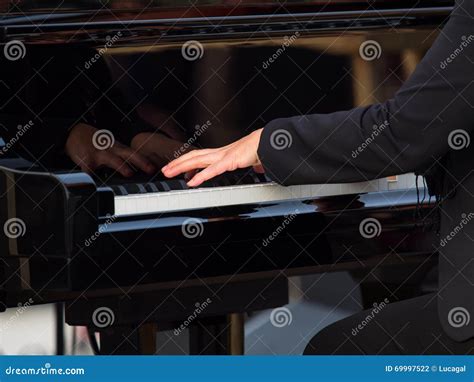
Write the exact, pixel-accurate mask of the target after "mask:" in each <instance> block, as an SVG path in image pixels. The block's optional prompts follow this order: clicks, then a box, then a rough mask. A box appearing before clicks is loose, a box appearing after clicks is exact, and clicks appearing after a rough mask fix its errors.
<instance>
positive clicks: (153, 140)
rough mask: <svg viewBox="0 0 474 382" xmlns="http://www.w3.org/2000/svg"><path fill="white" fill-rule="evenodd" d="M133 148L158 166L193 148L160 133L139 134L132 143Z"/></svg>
mask: <svg viewBox="0 0 474 382" xmlns="http://www.w3.org/2000/svg"><path fill="white" fill-rule="evenodd" d="M131 146H132V148H133V149H134V150H135V151H136V152H137V153H140V154H141V155H143V156H145V157H146V158H148V159H149V160H150V161H151V162H152V163H153V164H154V165H155V166H157V167H158V168H160V167H162V166H163V165H165V164H166V163H168V162H169V161H171V160H173V159H175V158H177V157H178V156H180V155H182V154H185V153H186V152H188V151H190V150H192V149H193V147H191V146H189V145H185V144H184V143H182V142H179V141H176V140H174V139H170V138H168V137H166V136H164V135H163V134H160V133H140V134H137V135H136V136H135V137H134V138H133V139H132V143H131Z"/></svg>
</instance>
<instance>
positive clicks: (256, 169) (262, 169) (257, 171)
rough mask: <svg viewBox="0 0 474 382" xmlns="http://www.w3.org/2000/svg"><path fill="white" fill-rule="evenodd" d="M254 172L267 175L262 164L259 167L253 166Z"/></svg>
mask: <svg viewBox="0 0 474 382" xmlns="http://www.w3.org/2000/svg"><path fill="white" fill-rule="evenodd" d="M253 170H254V171H255V172H256V173H257V174H265V169H264V168H263V166H262V165H261V164H259V165H257V166H253Z"/></svg>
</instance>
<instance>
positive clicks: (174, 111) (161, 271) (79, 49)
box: [0, 0, 452, 354]
mask: <svg viewBox="0 0 474 382" xmlns="http://www.w3.org/2000/svg"><path fill="white" fill-rule="evenodd" d="M451 9H452V3H451V2H450V1H443V0H437V1H435V0H433V1H413V0H403V1H397V2H394V1H389V0H372V1H369V2H365V1H348V0H339V1H338V0H334V1H306V2H304V1H289V2H285V3H282V2H276V1H264V0H256V1H194V2H190V1H184V0H181V1H141V0H129V1H122V0H116V1H115V0H110V1H106V2H104V1H93V0H89V1H53V0H51V1H33V0H23V1H14V0H11V1H7V0H6V1H1V2H0V12H1V15H2V16H1V19H0V38H1V41H0V42H1V44H2V51H3V55H2V57H0V59H1V64H0V65H1V70H0V76H1V81H0V84H1V86H2V87H3V89H2V94H4V95H3V96H2V99H1V101H2V104H1V109H0V116H1V118H2V120H1V121H0V122H1V126H2V128H3V130H0V136H2V138H3V147H2V149H1V151H2V153H1V158H0V192H1V199H0V223H1V226H2V227H3V232H2V235H0V247H1V251H0V257H1V260H2V261H1V262H0V269H1V272H0V301H1V302H2V305H1V306H2V307H3V308H4V309H6V308H9V307H16V306H18V304H19V303H23V304H24V303H25V302H27V301H28V302H30V303H32V304H47V303H64V304H65V320H66V322H67V323H68V324H70V325H78V326H87V327H88V328H89V331H90V333H91V341H92V343H93V345H94V347H95V351H96V352H97V353H100V354H153V353H154V352H155V350H156V341H155V335H156V332H157V331H158V330H170V329H174V328H180V327H181V326H182V324H183V322H186V329H189V331H190V337H189V338H190V346H189V349H190V352H191V353H192V354H242V353H243V333H242V329H243V322H244V314H245V313H248V312H253V311H258V310H262V309H270V308H275V307H279V306H282V305H285V304H286V303H287V302H288V277H292V276H300V275H308V274H316V273H323V272H335V271H341V270H345V271H350V272H351V273H352V274H353V275H354V277H356V278H359V279H360V281H361V285H362V286H364V285H367V282H370V280H371V279H370V276H371V275H373V274H374V272H380V273H381V274H383V272H384V270H387V269H389V270H390V269H395V270H397V269H403V270H406V269H409V270H420V269H426V268H429V267H432V266H434V265H435V263H436V251H435V246H433V239H434V236H435V235H436V225H437V213H436V208H435V207H436V200H435V199H434V198H431V197H430V196H429V195H428V190H427V187H426V179H424V178H423V177H418V176H415V175H414V174H393V175H394V176H392V177H390V178H381V179H367V181H365V182H360V183H355V184H323V185H297V186H291V187H281V186H279V185H277V184H274V183H273V182H271V181H270V179H269V178H268V177H267V176H265V174H258V173H255V172H253V170H248V171H239V172H236V173H231V174H226V175H223V176H221V177H219V178H217V179H215V180H213V181H210V182H207V183H206V184H204V185H203V186H201V187H199V188H197V189H189V188H188V187H187V186H186V183H185V180H184V179H183V178H177V179H172V180H167V179H164V178H163V176H162V175H161V174H159V173H157V174H155V175H152V176H150V175H145V174H142V173H140V172H138V171H137V173H136V174H135V175H134V176H132V177H130V178H124V177H121V176H120V175H119V174H117V173H115V172H113V171H111V170H109V169H105V168H102V169H99V170H98V171H95V172H94V173H90V174H86V173H85V172H82V171H81V170H80V169H79V168H78V167H77V166H75V165H74V163H72V162H71V161H70V159H69V158H67V156H65V155H64V143H65V142H64V139H66V138H67V133H68V131H69V130H70V129H71V127H72V125H73V124H74V123H77V122H78V121H82V122H87V123H89V124H91V125H93V126H94V127H95V128H97V129H98V131H101V132H103V133H104V134H105V135H106V136H105V137H104V138H108V139H109V140H110V139H112V140H115V139H116V140H120V139H122V138H121V137H124V136H126V135H127V134H124V130H126V129H133V128H135V126H136V125H137V124H139V125H140V126H147V127H146V128H147V129H148V130H147V131H151V132H155V133H156V134H164V135H165V136H167V137H172V138H174V139H178V140H179V141H181V142H182V143H183V147H184V148H188V147H189V146H194V147H217V146H220V145H223V144H227V143H229V142H232V141H233V140H235V139H237V138H239V137H241V136H243V135H245V134H247V133H248V132H250V131H251V130H254V129H257V128H260V127H262V126H264V125H265V124H266V123H267V122H269V121H271V120H272V119H274V118H279V117H285V116H293V115H300V114H306V113H316V112H318V113H324V112H332V111H336V110H341V109H347V108H350V107H353V106H356V105H364V104H370V103H373V102H377V101H382V100H384V99H386V98H388V97H390V96H391V95H392V94H393V93H394V92H395V91H396V89H397V88H398V87H399V86H400V84H401V83H402V82H403V81H404V80H405V79H406V78H407V77H408V76H409V75H410V73H411V72H412V71H413V69H414V67H415V66H416V64H417V62H418V61H419V60H420V59H421V57H422V56H423V54H424V52H425V51H426V50H427V49H428V48H429V46H430V44H431V43H432V41H433V40H434V38H435V37H436V35H437V33H438V30H439V28H440V27H441V26H442V25H443V23H444V22H445V21H446V18H447V17H448V16H449V13H450V11H451ZM68 76H69V77H68ZM62 77H64V79H63V80H57V79H58V78H62ZM55 81H56V82H57V85H56V86H58V88H57V89H56V90H55V87H54V86H53V85H52V84H53V83H54V82H55ZM61 81H63V82H61ZM66 81H67V82H66ZM76 83H77V87H75V85H76ZM58 84H59V85H58ZM70 84H72V87H70V86H69V85H70ZM58 89H59V90H58ZM71 89H72V90H71ZM94 97H96V98H94ZM104 98H106V99H107V100H106V103H107V105H106V106H103V105H102V106H100V107H99V106H97V105H99V104H100V103H101V102H103V99H104ZM72 105H73V106H72ZM75 105H82V106H81V107H83V108H81V107H79V108H78V107H75ZM118 125H120V126H121V128H122V130H121V131H118V130H116V129H118V128H117V126H118ZM12 126H14V128H13V127H12ZM379 128H381V127H377V126H374V130H376V129H379ZM12 129H13V131H12ZM114 129H115V130H114ZM20 132H21V134H20ZM128 134H131V132H130V131H129V132H128ZM123 139H125V138H123ZM109 143H110V142H109ZM356 149H364V148H355V150H356ZM179 154H180V152H179V150H178V152H177V151H176V150H175V151H174V152H171V153H168V154H166V155H168V156H167V157H166V158H165V159H172V158H173V157H176V156H178V155H179ZM166 155H165V156H166ZM354 155H357V152H355V153H354ZM405 273H406V272H405ZM409 274H412V273H411V271H410V272H409ZM387 282H388V281H387ZM410 283H411V279H406V280H403V281H400V285H399V287H398V288H396V290H397V291H398V292H399V293H400V295H399V296H398V297H397V298H404V297H405V296H404V295H403V293H402V292H403V291H406V290H408V289H410V288H411V289H410V290H412V289H413V288H414V287H413V288H412V285H411V284H410ZM413 283H414V284H413V285H415V284H416V280H415V281H413ZM407 284H409V285H410V288H404V287H406V286H407ZM366 289H367V290H370V289H371V288H366ZM372 289H373V288H372ZM372 293H374V291H373V290H372ZM367 299H368V300H367V301H368V304H370V302H369V301H370V296H368V297H367ZM196 312H197V313H196ZM190 317H193V318H192V319H191V320H190ZM188 324H189V327H188ZM94 332H99V333H100V346H99V345H98V344H97V343H95V336H94V335H93V333H94Z"/></svg>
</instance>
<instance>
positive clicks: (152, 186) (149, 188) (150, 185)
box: [145, 182, 160, 192]
mask: <svg viewBox="0 0 474 382" xmlns="http://www.w3.org/2000/svg"><path fill="white" fill-rule="evenodd" d="M145 189H146V191H147V192H159V191H160V190H159V189H158V187H156V184H155V183H152V182H148V183H147V184H145Z"/></svg>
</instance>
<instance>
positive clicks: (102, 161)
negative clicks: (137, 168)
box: [97, 151, 133, 177]
mask: <svg viewBox="0 0 474 382" xmlns="http://www.w3.org/2000/svg"><path fill="white" fill-rule="evenodd" d="M97 164H99V165H102V166H107V167H109V168H111V169H113V170H115V171H117V172H119V173H120V174H122V175H123V176H125V177H129V176H132V175H133V171H132V169H131V168H130V167H129V166H128V165H127V162H125V160H124V159H123V158H121V157H119V156H118V155H116V154H113V153H112V152H111V151H102V153H101V154H100V155H99V158H98V160H97Z"/></svg>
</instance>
